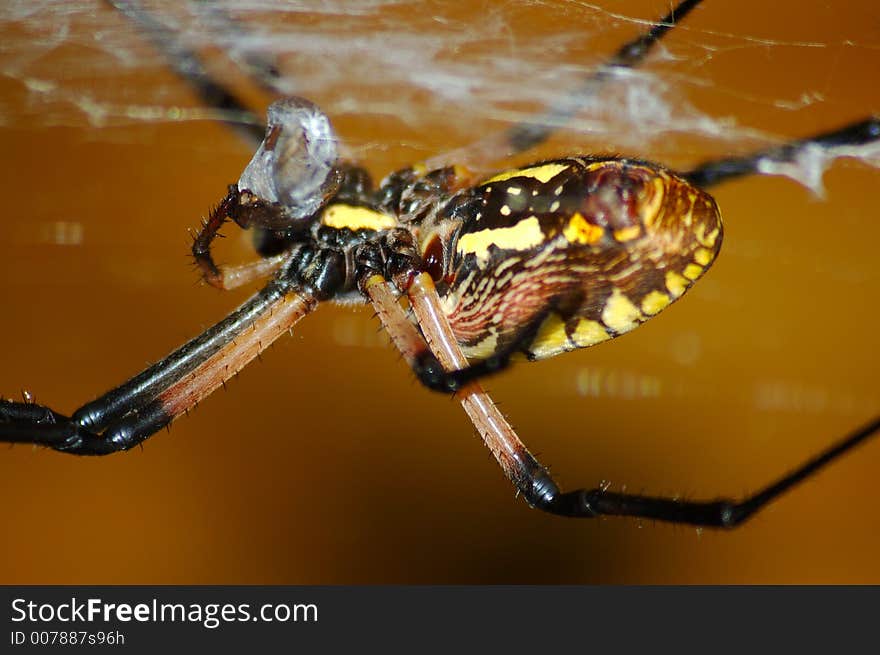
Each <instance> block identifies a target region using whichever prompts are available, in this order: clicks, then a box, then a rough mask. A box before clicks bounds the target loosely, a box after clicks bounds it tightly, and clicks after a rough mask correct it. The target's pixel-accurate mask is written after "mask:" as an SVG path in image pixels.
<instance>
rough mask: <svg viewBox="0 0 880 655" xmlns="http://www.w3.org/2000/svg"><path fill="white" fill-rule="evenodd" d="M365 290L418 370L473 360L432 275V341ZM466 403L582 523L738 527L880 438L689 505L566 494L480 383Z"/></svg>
mask: <svg viewBox="0 0 880 655" xmlns="http://www.w3.org/2000/svg"><path fill="white" fill-rule="evenodd" d="M365 291H366V293H367V295H368V296H369V298H370V300H371V301H372V303H373V305H374V306H375V307H376V309H377V311H378V314H379V317H380V319H381V320H382V323H383V325H384V327H385V329H387V330H388V332H389V334H391V336H392V339H393V340H394V343H395V345H396V346H397V347H398V349H399V350H400V351H401V352H402V353H403V355H404V357H405V358H406V359H407V361H408V362H409V363H410V365H412V366H414V367H415V366H416V365H417V363H418V361H419V358H420V357H422V356H423V352H424V351H425V350H426V349H430V351H431V352H432V353H433V354H434V355H435V356H436V357H437V359H438V360H439V361H440V362H441V363H442V364H443V366H444V367H445V368H446V369H448V370H454V369H457V368H465V367H466V366H467V360H466V359H465V357H464V354H463V353H462V351H461V348H460V347H459V346H458V344H457V343H456V340H455V337H454V335H453V333H452V330H451V328H450V327H449V324H448V322H447V320H446V318H445V315H444V314H443V312H442V308H441V306H440V303H439V298H438V296H437V293H436V290H435V289H434V288H433V282H432V281H431V278H430V276H428V275H426V274H422V275H419V276H416V278H415V279H414V281H413V283H412V284H411V286H410V288H409V289H408V291H407V295H408V297H409V301H410V304H411V306H412V311H413V313H414V314H415V317H416V319H417V320H418V322H419V325H420V327H421V329H422V334H423V335H424V336H422V335H420V334H419V333H418V330H417V329H416V328H415V326H414V325H413V324H412V323H410V321H409V320H407V318H406V315H405V314H404V312H403V309H401V307H400V306H399V305H398V303H397V301H396V299H395V296H394V294H393V292H392V291H391V290H390V287H389V285H388V284H387V283H386V282H385V281H384V280H383V279H382V278H381V277H380V276H374V277H373V278H371V279H370V280H369V281H368V282H367V284H366V285H365ZM459 397H460V400H461V403H462V406H463V407H464V410H465V412H467V414H468V416H469V417H470V418H471V420H472V421H473V423H474V426H475V427H476V428H477V431H478V433H479V434H480V437H481V438H482V439H483V441H484V443H485V444H486V446H487V447H488V448H489V450H490V451H491V452H492V454H493V455H494V457H495V459H496V460H497V461H498V463H499V464H500V465H501V468H502V470H503V471H504V473H505V475H506V476H507V477H508V478H509V479H510V480H511V481H512V482H513V484H514V485H515V486H516V488H517V489H518V490H519V492H520V493H522V494H523V496H525V499H526V500H527V502H528V503H529V504H530V505H532V506H533V507H537V508H538V509H541V510H544V511H546V512H549V513H551V514H557V515H560V516H568V517H574V518H594V517H597V516H631V517H637V518H646V519H654V520H658V521H666V522H670V523H677V524H687V525H695V526H703V527H715V528H734V527H736V526H737V525H740V524H741V523H743V522H744V521H746V520H747V519H749V518H750V517H751V516H753V515H754V514H755V513H757V512H758V511H760V510H761V509H763V508H764V507H766V506H767V505H768V504H770V503H771V502H773V501H774V500H775V499H776V498H778V497H779V496H781V495H782V494H784V493H785V492H786V491H788V490H789V489H792V488H793V487H795V486H796V485H797V484H799V483H800V482H802V481H804V480H805V479H807V478H808V477H810V476H812V475H813V474H815V473H817V472H818V471H820V470H821V469H823V468H824V467H826V466H827V465H829V464H830V463H831V462H833V461H835V460H837V459H838V458H840V457H841V456H843V455H844V454H846V453H848V452H850V451H851V450H853V449H854V448H855V447H856V446H858V445H860V444H861V443H863V442H865V441H867V440H868V439H870V438H871V437H872V436H876V435H877V434H878V432H880V418H876V419H874V420H873V421H871V422H870V423H868V424H866V425H865V426H863V427H862V428H860V429H859V430H856V431H854V432H853V433H852V434H849V435H847V436H846V437H844V438H843V439H841V440H840V441H838V442H837V443H835V444H833V445H832V446H831V447H830V448H828V449H827V450H826V451H825V452H823V453H821V454H820V455H818V456H816V457H814V458H812V459H810V460H809V461H807V462H806V463H804V464H803V465H801V466H799V467H798V468H796V469H794V470H793V471H791V472H789V473H787V474H786V475H784V476H782V477H781V478H779V479H778V480H775V481H774V482H772V483H771V484H769V485H767V486H766V487H764V488H763V489H762V490H760V491H758V492H757V493H755V494H752V495H750V496H747V497H746V498H744V499H742V500H729V499H717V500H711V501H705V502H703V501H684V500H677V499H673V498H663V497H655V496H642V495H636V494H625V493H614V492H610V491H607V490H605V489H601V488H594V489H578V490H575V491H570V492H567V493H563V492H562V491H561V490H560V489H559V487H558V485H557V484H556V483H555V482H554V481H553V479H552V478H551V477H550V474H549V473H548V472H547V469H545V468H544V467H543V466H542V465H541V464H540V463H539V462H538V461H537V460H536V459H535V458H534V456H533V455H532V454H531V453H530V452H529V451H528V449H527V448H526V447H525V445H524V444H523V443H522V442H521V441H520V440H519V437H518V436H517V435H516V433H515V432H514V430H513V428H511V427H510V424H509V423H508V422H507V420H506V419H505V418H504V416H503V415H502V414H501V412H500V411H499V410H498V408H497V407H496V406H495V404H494V403H493V402H492V400H491V399H490V398H489V396H488V395H487V394H486V393H485V391H483V390H482V388H480V386H479V384H478V383H476V382H469V383H468V384H466V385H465V386H464V387H463V388H462V389H461V391H460V392H459Z"/></svg>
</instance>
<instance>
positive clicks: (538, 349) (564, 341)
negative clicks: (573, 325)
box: [529, 314, 571, 359]
mask: <svg viewBox="0 0 880 655" xmlns="http://www.w3.org/2000/svg"><path fill="white" fill-rule="evenodd" d="M569 344H570V342H569V340H568V335H567V334H566V333H565V322H564V321H563V320H562V319H561V318H560V317H559V315H558V314H550V315H549V316H548V317H547V318H545V319H544V322H543V323H541V327H540V328H538V333H537V334H536V335H535V338H534V340H533V341H532V343H531V344H530V345H529V352H531V353H532V355H534V356H535V357H537V358H538V359H544V358H545V357H552V356H553V355H556V354H559V353H560V352H562V351H564V350H570V349H571V348H570V347H568V348H567V346H569Z"/></svg>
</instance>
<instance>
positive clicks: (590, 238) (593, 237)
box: [562, 213, 605, 244]
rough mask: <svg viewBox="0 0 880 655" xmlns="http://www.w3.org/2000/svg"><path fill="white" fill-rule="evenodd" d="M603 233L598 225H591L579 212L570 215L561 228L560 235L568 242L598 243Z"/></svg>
mask: <svg viewBox="0 0 880 655" xmlns="http://www.w3.org/2000/svg"><path fill="white" fill-rule="evenodd" d="M604 233H605V230H603V229H602V228H601V227H599V226H598V225H593V224H592V223H590V222H589V221H587V219H585V218H584V217H583V216H581V215H580V214H579V213H576V214H575V215H574V216H572V217H571V220H570V221H569V222H568V225H566V226H565V229H564V230H562V236H564V237H565V238H566V239H568V241H569V243H584V244H594V243H598V242H599V240H600V239H601V238H602V235H603V234H604Z"/></svg>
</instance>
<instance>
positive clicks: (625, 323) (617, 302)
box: [602, 289, 643, 332]
mask: <svg viewBox="0 0 880 655" xmlns="http://www.w3.org/2000/svg"><path fill="white" fill-rule="evenodd" d="M642 319H643V317H642V313H641V312H640V311H639V308H638V307H636V306H635V305H633V304H632V301H631V300H630V299H629V298H627V297H626V296H625V295H623V292H621V291H620V289H615V290H614V291H613V292H612V294H611V297H610V298H608V300H607V301H606V303H605V308H604V309H603V310H602V322H603V323H605V325H607V326H608V327H610V328H611V329H612V330H614V331H615V332H628V331H629V330H632V329H633V328H634V327H635V326H636V325H638V324H639V323H640V322H641V320H642Z"/></svg>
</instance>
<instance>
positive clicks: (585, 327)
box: [571, 318, 611, 348]
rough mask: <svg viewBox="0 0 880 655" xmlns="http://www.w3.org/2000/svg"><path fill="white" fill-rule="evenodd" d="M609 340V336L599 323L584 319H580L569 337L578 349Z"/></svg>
mask: <svg viewBox="0 0 880 655" xmlns="http://www.w3.org/2000/svg"><path fill="white" fill-rule="evenodd" d="M610 338H611V335H610V334H608V332H607V331H606V330H605V328H604V327H602V324H601V323H599V322H598V321H591V320H589V319H586V318H582V319H581V320H580V321H578V324H577V327H576V328H575V329H574V332H573V333H572V335H571V340H572V341H573V342H574V344H575V345H576V346H578V347H579V348H586V347H587V346H593V345H595V344H597V343H601V342H602V341H607V340H608V339H610Z"/></svg>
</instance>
